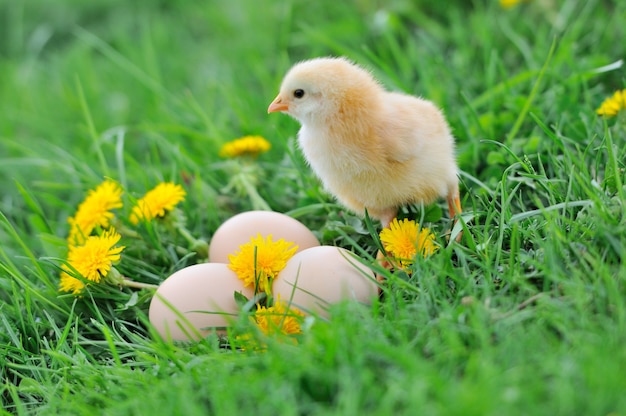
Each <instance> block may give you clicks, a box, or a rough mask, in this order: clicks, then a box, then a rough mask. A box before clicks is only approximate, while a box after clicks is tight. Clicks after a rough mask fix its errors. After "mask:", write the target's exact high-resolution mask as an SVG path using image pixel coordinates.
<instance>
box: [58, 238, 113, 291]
mask: <svg viewBox="0 0 626 416" xmlns="http://www.w3.org/2000/svg"><path fill="white" fill-rule="evenodd" d="M120 238H121V236H120V235H119V234H118V233H117V232H116V231H115V230H109V231H105V232H104V233H103V234H102V235H101V236H91V237H88V238H87V240H86V241H85V244H83V245H81V246H70V251H69V253H68V256H67V262H68V263H69V265H71V267H70V266H69V265H67V264H66V265H63V267H62V268H63V269H64V271H63V272H61V282H60V285H59V287H60V290H62V291H65V292H70V291H71V292H73V293H74V294H76V293H79V292H80V291H82V289H83V288H84V287H85V284H84V282H83V281H81V280H79V279H77V278H75V277H74V276H72V275H71V274H72V269H74V270H75V271H76V272H77V273H78V274H79V275H80V276H82V277H83V278H85V279H86V280H89V281H91V282H94V283H100V281H101V280H102V279H103V278H105V277H106V276H107V275H108V274H109V272H110V270H111V267H112V265H113V263H116V262H118V261H119V260H120V257H121V255H120V253H121V252H122V250H123V249H124V247H123V246H119V247H115V245H116V244H117V243H118V242H119V240H120Z"/></svg>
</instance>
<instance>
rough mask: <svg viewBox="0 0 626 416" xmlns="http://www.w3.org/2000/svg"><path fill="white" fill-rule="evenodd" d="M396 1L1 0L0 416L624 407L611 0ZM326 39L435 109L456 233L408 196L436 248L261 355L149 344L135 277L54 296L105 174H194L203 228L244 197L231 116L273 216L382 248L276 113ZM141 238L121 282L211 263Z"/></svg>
mask: <svg viewBox="0 0 626 416" xmlns="http://www.w3.org/2000/svg"><path fill="white" fill-rule="evenodd" d="M388 3H389V4H384V2H374V1H368V0H362V1H355V2H338V1H334V2H331V1H320V2H298V1H286V2H269V1H260V2H257V1H244V0H241V1H233V2H192V1H183V0H178V1H171V2H151V1H147V0H142V1H139V2H125V1H119V0H100V1H95V2H79V1H75V0H57V1H49V2H42V1H36V0H23V1H18V2H9V1H5V2H2V3H0V102H1V103H2V105H1V107H2V110H1V112H0V185H1V190H2V193H1V194H0V346H1V348H0V366H1V367H0V374H1V383H2V384H0V401H1V403H2V408H3V409H4V411H3V414H5V413H6V414H19V415H26V414H42V415H43V414H46V415H47V414H76V415H92V414H108V415H116V414H120V415H128V414H133V415H154V414H163V415H194V414H198V415H200V414H202V415H204V414H218V415H233V414H250V413H252V414H260V415H265V414H268V415H269V414H272V415H274V414H279V415H296V414H311V415H312V414H315V415H318V414H321V415H331V414H337V415H353V414H354V415H365V414H380V415H390V414H394V415H395V414H407V415H413V414H426V415H438V414H441V415H448V414H459V415H461V414H462V415H503V414H505V415H529V414H533V415H534V414H545V415H575V414H580V415H609V414H611V415H624V414H626V395H625V394H624V392H625V391H626V377H625V374H626V348H625V345H626V331H625V330H624V328H626V265H625V262H624V253H626V215H625V214H626V186H625V184H626V174H625V169H626V163H625V161H626V118H625V117H624V113H622V114H621V115H620V116H619V117H616V118H612V119H603V118H600V117H598V116H596V114H595V110H596V108H597V107H598V106H599V105H600V103H601V102H602V101H603V100H604V98H606V97H607V96H609V95H611V94H612V93H613V92H614V91H615V90H617V89H622V88H625V86H626V75H625V74H626V72H624V66H623V64H622V60H623V59H624V58H625V56H626V48H625V47H624V42H623V40H624V39H626V28H625V26H624V24H623V22H624V21H626V4H625V3H624V2H623V1H618V0H614V1H609V0H604V1H602V0H584V1H583V0H565V1H549V0H548V1H539V0H530V1H529V2H527V3H524V4H521V5H518V6H517V7H513V8H511V9H503V8H501V7H500V6H499V5H498V2H497V1H488V0H482V1H479V0H476V1H472V2H469V1H461V0H459V1H454V2H441V3H436V2H430V1H425V0H424V1H394V2H388ZM434 3H436V4H437V5H434ZM439 4H440V5H439ZM320 55H346V56H348V57H350V58H352V59H354V60H356V61H357V62H359V63H360V64H362V65H365V66H367V67H368V68H370V69H371V70H372V71H373V72H374V73H375V74H376V75H377V77H379V78H380V79H381V80H382V82H383V83H384V84H385V85H386V86H388V87H389V88H391V89H397V90H403V91H406V92H409V93H413V94H418V95H421V96H424V97H426V98H428V99H431V100H433V101H435V102H436V103H437V104H438V105H439V106H441V107H442V108H443V109H444V112H445V114H446V116H447V118H448V120H449V122H450V124H451V126H452V127H453V130H454V133H455V136H456V137H457V142H458V160H459V164H460V167H461V169H462V171H463V174H462V177H461V179H462V203H463V207H464V209H465V211H466V213H467V214H468V215H470V216H471V218H472V220H471V221H469V222H468V223H467V224H466V230H465V232H464V235H463V239H462V241H461V242H460V243H452V244H450V245H446V242H445V238H444V237H443V235H444V234H445V232H446V231H447V230H448V227H449V223H448V221H447V219H446V218H442V217H441V213H440V209H439V208H440V207H439V206H433V207H429V208H428V209H420V208H419V207H412V208H410V209H407V210H406V211H405V212H404V213H403V214H404V215H407V216H413V217H414V218H417V219H420V218H424V219H425V220H426V221H427V222H428V225H429V226H430V227H431V228H432V229H433V230H434V231H435V232H436V233H437V234H438V239H439V241H440V243H442V244H443V245H444V246H445V247H444V248H443V249H442V250H440V251H439V252H437V253H436V255H434V256H432V257H431V258H430V259H428V260H423V261H418V262H417V264H416V265H415V266H414V271H413V275H412V277H410V278H407V277H406V276H404V277H402V276H400V275H396V276H394V277H392V278H391V279H390V280H389V281H388V282H387V284H386V286H385V287H386V289H385V296H384V298H383V299H381V300H379V301H377V302H375V303H374V304H373V305H372V306H370V307H365V306H361V305H354V304H342V305H336V306H335V307H334V308H333V310H332V314H331V317H330V319H329V320H328V321H323V320H319V319H318V320H316V321H315V323H314V324H313V325H312V326H311V327H310V329H308V330H307V331H306V332H305V334H304V335H303V336H302V339H301V342H300V343H299V344H298V345H295V346H294V345H290V344H285V343H280V342H273V341H272V340H269V345H268V348H267V351H265V352H263V353H259V352H254V351H245V352H242V351H233V350H230V349H228V348H224V345H223V344H222V343H220V342H219V340H218V339H217V338H216V337H213V336H211V337H208V338H207V339H206V340H203V341H201V342H198V343H196V344H194V345H172V344H168V343H165V342H163V341H161V340H159V338H158V336H156V335H155V333H154V331H153V330H152V329H151V327H150V325H149V323H148V322H147V317H146V310H147V306H148V304H149V300H150V295H151V292H149V291H147V290H144V291H140V292H133V291H132V290H130V289H125V290H118V289H116V288H112V287H102V288H96V289H95V290H93V291H90V292H88V294H86V295H85V296H83V297H81V298H74V297H73V296H71V295H62V294H60V293H59V292H58V289H57V288H58V278H59V267H60V265H61V264H62V259H64V258H65V256H66V253H67V247H66V245H65V237H66V235H67V232H68V224H67V217H68V216H71V215H73V213H74V212H75V210H76V207H77V205H78V204H79V203H80V201H81V200H82V199H83V198H84V196H85V193H86V192H87V190H89V189H91V188H93V187H95V186H96V185H97V184H98V183H100V182H101V181H102V179H103V178H104V177H112V178H114V179H116V180H118V181H119V182H120V183H121V184H122V185H123V186H124V188H125V189H126V191H127V196H126V198H127V199H126V201H127V202H130V201H131V200H132V199H133V198H137V197H140V196H141V195H142V194H143V193H144V192H145V191H146V190H148V189H150V188H151V187H153V186H154V185H155V184H157V183H158V182H160V181H164V180H172V181H175V182H177V183H181V184H184V186H185V188H186V190H187V192H188V196H187V198H186V200H185V202H184V203H183V204H182V205H181V210H182V211H183V212H184V213H185V215H186V217H187V228H188V229H189V231H190V232H191V234H192V235H193V236H194V237H196V238H199V239H203V240H205V241H210V238H211V236H212V234H213V232H214V231H215V229H216V228H217V227H218V226H219V224H220V223H222V222H223V221H224V220H225V219H227V218H229V217H230V216H232V215H234V214H236V213H238V212H242V211H245V210H249V209H251V208H252V207H253V205H252V202H251V199H250V198H249V196H248V195H246V194H238V193H234V192H224V188H225V187H226V185H227V184H228V181H229V178H230V173H229V170H228V166H225V165H224V164H223V163H222V161H221V160H220V158H219V157H218V151H219V148H220V146H221V144H222V143H224V142H226V141H229V140H232V139H234V138H237V137H240V136H243V135H246V134H255V135H257V134H258V135H262V136H264V137H266V138H267V139H268V140H269V141H271V142H272V145H273V147H272V150H271V151H270V152H268V153H267V154H264V155H262V156H261V157H260V159H259V161H258V165H259V169H261V170H262V172H263V174H262V175H261V177H260V181H259V183H258V186H257V190H258V192H259V194H260V195H261V196H262V197H263V198H264V199H265V200H266V201H267V203H268V204H269V205H270V206H271V208H272V209H274V210H276V211H279V212H286V213H291V214H292V215H294V216H297V217H298V219H299V220H300V221H302V222H303V223H305V224H306V225H308V226H309V227H310V228H311V229H312V230H313V231H314V232H315V233H316V234H317V235H318V237H319V238H320V239H321V240H322V242H323V243H325V244H330V245H338V246H343V247H347V248H349V249H351V250H352V251H354V252H357V253H362V255H363V256H364V257H368V255H369V254H372V253H374V252H375V250H376V247H375V240H374V236H372V235H371V233H369V232H368V229H367V227H366V225H365V224H364V222H363V221H362V220H360V219H358V218H356V217H355V216H353V215H351V214H350V213H348V212H345V211H342V209H341V207H339V206H337V205H336V204H334V203H333V201H332V198H331V197H330V196H328V195H327V194H326V193H324V191H323V190H322V189H321V187H320V185H319V183H318V181H317V180H316V179H315V178H314V177H313V175H312V173H311V172H310V170H309V168H308V167H307V166H306V164H305V163H304V161H303V159H302V156H301V155H300V153H299V152H298V150H297V149H296V147H295V145H294V141H293V138H294V136H295V134H296V132H297V129H298V125H297V124H296V123H295V122H294V121H293V120H290V119H289V118H288V117H286V116H281V115H270V116H268V115H267V114H266V108H267V106H268V104H269V102H270V101H271V100H272V99H273V97H274V96H275V94H276V92H277V89H278V86H279V83H280V80H281V78H282V75H283V74H284V72H285V71H286V69H288V68H289V66H290V65H291V64H293V63H294V62H296V61H298V60H301V59H306V58H310V57H314V56H320ZM442 206H443V205H442ZM125 209H126V208H125ZM124 213H125V214H127V213H128V212H127V210H126V211H124ZM467 218H469V216H468V217H467ZM375 225H377V224H375ZM142 233H143V234H144V235H145V236H146V238H145V241H144V243H143V245H141V246H137V245H133V244H134V243H132V242H128V241H127V242H126V245H127V246H129V251H128V254H127V255H126V256H124V257H123V258H122V262H121V263H120V265H119V267H120V269H121V270H122V271H123V272H124V273H125V274H126V275H128V276H131V277H133V278H135V279H137V280H140V281H143V282H146V283H153V284H154V283H158V282H160V281H161V280H163V279H164V278H166V277H167V276H168V275H170V274H171V273H172V272H173V271H175V270H178V269H180V268H182V267H184V266H186V265H190V264H194V263H196V262H198V261H203V259H202V258H201V257H199V256H197V255H196V254H195V253H194V252H193V250H190V248H189V247H188V244H187V242H186V240H185V239H184V238H181V237H180V236H178V235H175V234H172V233H170V232H168V231H167V230H166V229H163V228H158V227H156V228H155V229H148V230H142Z"/></svg>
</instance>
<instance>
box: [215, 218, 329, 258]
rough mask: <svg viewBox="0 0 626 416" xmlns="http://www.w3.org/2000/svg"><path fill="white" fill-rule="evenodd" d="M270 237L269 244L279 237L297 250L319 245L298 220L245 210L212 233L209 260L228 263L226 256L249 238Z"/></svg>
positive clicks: (234, 251) (235, 250)
mask: <svg viewBox="0 0 626 416" xmlns="http://www.w3.org/2000/svg"><path fill="white" fill-rule="evenodd" d="M257 234H261V236H262V237H267V236H268V235H270V234H271V235H272V240H273V241H278V240H280V239H281V238H282V239H283V240H285V241H289V242H292V243H295V244H296V245H297V246H298V251H302V250H306V249H307V248H310V247H316V246H319V245H320V243H319V241H318V240H317V238H316V237H315V235H314V234H313V233H312V232H311V230H309V229H308V228H307V227H306V226H305V225H304V224H302V223H301V222H300V221H298V220H296V219H294V218H291V217H290V216H288V215H285V214H281V213H278V212H272V211H248V212H242V213H241V214H237V215H235V216H234V217H231V218H229V219H228V220H226V221H225V222H224V223H223V224H222V225H221V226H220V227H219V228H218V229H217V230H216V231H215V234H214V235H213V238H212V239H211V245H210V247H209V260H210V261H211V262H214V263H228V262H229V260H228V255H229V254H234V253H236V252H237V251H238V250H239V246H241V245H243V244H245V243H247V242H249V241H250V239H251V238H252V237H256V236H257Z"/></svg>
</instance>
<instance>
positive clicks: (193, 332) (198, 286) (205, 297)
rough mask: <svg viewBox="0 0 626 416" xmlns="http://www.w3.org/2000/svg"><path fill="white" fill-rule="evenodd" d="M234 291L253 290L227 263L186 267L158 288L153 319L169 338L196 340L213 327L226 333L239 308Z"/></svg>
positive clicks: (247, 292) (250, 293) (246, 292)
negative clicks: (245, 285) (246, 286)
mask: <svg viewBox="0 0 626 416" xmlns="http://www.w3.org/2000/svg"><path fill="white" fill-rule="evenodd" d="M234 292H241V293H243V295H244V296H246V297H247V298H248V299H250V298H251V297H252V296H253V294H254V293H253V290H252V289H249V288H244V287H243V282H242V281H241V280H239V279H238V278H237V275H236V274H235V273H234V272H233V271H232V270H230V269H229V268H228V266H227V265H226V264H219V263H202V264H196V265H193V266H189V267H186V268H184V269H181V270H179V271H177V272H176V273H174V274H173V275H171V276H170V277H168V278H167V279H166V280H165V281H164V282H163V283H161V285H160V286H159V288H158V289H157V291H156V293H155V295H154V297H153V298H152V301H151V302H150V310H149V313H148V315H149V318H150V323H152V325H153V326H154V328H155V329H156V330H157V332H158V333H159V334H160V335H161V337H163V338H164V339H166V340H175V341H188V340H197V339H201V338H203V337H205V336H207V335H208V334H209V333H210V332H211V331H212V330H216V331H217V332H218V333H224V332H225V330H224V328H225V327H227V326H229V325H230V322H232V320H234V319H237V317H236V314H237V313H238V311H239V308H238V306H237V304H236V302H235V300H234Z"/></svg>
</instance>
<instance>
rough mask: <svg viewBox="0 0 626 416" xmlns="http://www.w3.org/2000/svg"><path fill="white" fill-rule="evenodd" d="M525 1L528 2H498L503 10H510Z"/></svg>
mask: <svg viewBox="0 0 626 416" xmlns="http://www.w3.org/2000/svg"><path fill="white" fill-rule="evenodd" d="M526 1H528V0H500V6H501V7H502V8H505V9H510V8H511V7H513V6H517V5H518V4H520V3H523V2H526Z"/></svg>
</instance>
